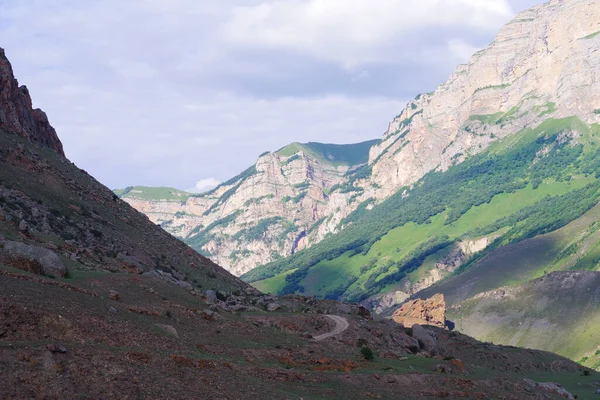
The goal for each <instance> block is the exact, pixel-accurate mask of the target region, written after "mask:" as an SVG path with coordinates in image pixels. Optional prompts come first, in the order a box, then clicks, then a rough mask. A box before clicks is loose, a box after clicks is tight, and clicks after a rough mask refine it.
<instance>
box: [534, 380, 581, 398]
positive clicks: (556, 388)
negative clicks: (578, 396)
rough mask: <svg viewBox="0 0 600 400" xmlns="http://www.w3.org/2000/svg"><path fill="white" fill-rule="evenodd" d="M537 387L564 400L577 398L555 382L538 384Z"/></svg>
mask: <svg viewBox="0 0 600 400" xmlns="http://www.w3.org/2000/svg"><path fill="white" fill-rule="evenodd" d="M537 387H538V388H539V389H542V390H544V391H546V392H548V393H553V394H556V395H558V396H559V397H562V398H564V399H575V397H573V395H572V394H571V393H569V391H568V390H567V389H565V388H564V387H562V386H561V385H559V384H558V383H554V382H545V383H538V384H537Z"/></svg>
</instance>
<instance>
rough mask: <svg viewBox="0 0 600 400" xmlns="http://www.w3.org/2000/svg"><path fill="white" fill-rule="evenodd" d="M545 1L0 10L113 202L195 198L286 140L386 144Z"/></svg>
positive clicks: (210, 0) (163, 1) (13, 41)
mask: <svg viewBox="0 0 600 400" xmlns="http://www.w3.org/2000/svg"><path fill="white" fill-rule="evenodd" d="M539 3H541V0H537V1H536V0H485V1H483V0H227V1H225V0H201V1H198V0H86V1H81V0H0V47H2V48H4V49H5V50H6V55H7V56H8V58H9V60H11V62H12V64H13V69H14V71H15V75H16V76H17V78H18V79H19V82H20V83H21V84H25V85H27V86H28V88H29V89H30V92H31V94H32V97H33V101H34V106H35V107H39V108H42V109H43V110H44V111H46V112H47V114H48V115H49V118H50V122H51V123H52V125H53V126H54V127H55V128H56V130H57V131H58V134H59V137H60V138H61V140H62V142H63V144H64V147H65V151H66V154H67V157H68V158H69V159H70V160H71V161H73V162H75V164H77V165H78V166H79V167H80V168H83V169H85V170H86V171H88V172H89V173H90V174H92V175H93V176H95V177H96V178H97V179H98V180H99V181H100V182H102V183H104V184H105V185H107V186H108V187H110V188H111V189H116V188H123V187H126V186H133V185H145V186H172V187H176V188H179V189H194V188H195V189H196V190H202V189H204V188H206V187H209V186H211V185H215V184H216V183H218V182H219V181H224V180H227V179H229V178H231V177H232V176H234V175H236V174H238V173H239V172H241V171H242V170H244V169H246V168H247V167H249V166H250V165H252V164H253V163H254V162H255V161H256V159H257V157H258V156H259V155H260V154H262V153H263V152H265V151H275V150H277V149H279V148H281V147H283V146H285V145H287V144H289V143H292V142H309V141H317V142H324V143H356V142H360V141H364V140H369V139H374V138H379V137H381V135H382V134H383V133H384V132H385V130H386V129H387V125H388V123H389V122H390V121H391V120H392V119H393V118H394V116H395V115H397V114H399V113H400V112H401V111H402V109H403V108H404V106H405V105H406V103H407V101H408V100H409V99H412V98H414V97H415V96H416V95H417V94H419V93H426V92H430V91H432V90H434V89H435V88H436V87H437V86H438V85H439V84H441V83H442V82H443V81H445V80H446V78H447V77H448V76H449V74H450V73H451V72H452V71H453V69H454V68H455V66H456V65H457V64H459V63H465V62H467V61H468V59H469V57H470V55H471V54H472V53H474V52H475V51H476V50H478V49H480V48H483V47H485V46H487V45H488V44H489V43H490V42H491V41H492V40H493V39H494V36H495V35H496V33H497V31H498V30H499V29H500V28H501V27H502V25H504V24H505V23H507V22H508V21H510V20H511V19H512V18H513V17H514V15H515V14H516V13H517V12H519V11H522V10H524V9H526V8H529V7H531V6H533V5H536V4H539Z"/></svg>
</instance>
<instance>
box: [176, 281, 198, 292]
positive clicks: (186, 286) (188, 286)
mask: <svg viewBox="0 0 600 400" xmlns="http://www.w3.org/2000/svg"><path fill="white" fill-rule="evenodd" d="M177 286H179V287H180V288H183V289H185V290H187V291H188V292H189V291H190V290H194V287H193V286H192V284H191V283H189V282H185V281H177Z"/></svg>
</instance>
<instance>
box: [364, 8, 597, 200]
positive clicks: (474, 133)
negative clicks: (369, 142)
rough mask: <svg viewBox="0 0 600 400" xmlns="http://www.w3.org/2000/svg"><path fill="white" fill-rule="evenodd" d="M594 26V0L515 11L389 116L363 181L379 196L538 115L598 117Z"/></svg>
mask: <svg viewBox="0 0 600 400" xmlns="http://www.w3.org/2000/svg"><path fill="white" fill-rule="evenodd" d="M599 33H600V2H599V1H597V0H568V1H564V0H552V1H550V2H548V3H546V4H544V5H540V6H536V7H534V8H532V9H530V10H527V11H524V12H522V13H520V14H519V15H517V16H516V18H515V19H513V20H512V21H511V22H510V23H508V24H507V25H506V26H505V27H504V28H502V30H501V31H500V33H499V34H498V35H497V37H496V39H495V40H494V42H492V43H491V44H490V45H489V46H488V47H487V48H485V49H483V50H481V51H479V52H477V53H475V54H474V55H473V56H472V57H471V59H470V61H469V63H468V64H466V65H459V66H458V67H457V69H456V71H455V72H454V73H453V74H452V75H451V76H450V79H449V80H448V81H446V82H445V83H444V84H442V85H440V86H439V87H438V88H437V89H436V90H435V91H434V92H432V93H429V94H424V95H419V96H417V97H416V98H415V99H414V100H413V101H412V102H410V103H409V104H408V106H407V107H406V109H405V110H404V111H402V112H401V113H400V115H398V116H397V117H396V118H395V119H394V120H393V121H392V123H391V124H390V126H389V129H388V131H387V132H386V134H385V135H384V140H383V141H382V143H381V144H379V145H377V146H374V147H373V148H372V149H371V153H370V160H369V164H370V165H371V166H372V171H373V174H372V177H371V179H370V180H369V181H368V182H365V184H366V185H368V186H369V187H372V184H373V183H375V184H377V187H379V188H378V189H377V190H376V191H375V193H374V195H375V196H376V197H377V198H380V199H381V198H385V197H387V196H389V195H391V194H393V193H394V192H396V191H397V190H398V189H399V188H401V187H403V186H409V185H411V184H413V183H415V182H416V181H418V180H419V179H420V178H421V177H422V176H423V175H424V174H426V173H427V172H429V171H431V170H435V169H439V170H446V169H448V168H449V167H450V166H452V165H453V164H455V163H458V162H461V161H463V160H465V159H466V158H467V157H469V156H470V155H473V154H476V153H478V152H481V151H482V150H484V149H485V148H487V147H488V146H489V145H490V144H491V143H492V142H494V141H495V140H497V139H500V138H504V137H506V136H508V135H512V134H515V133H517V132H519V131H521V130H522V129H524V128H526V127H534V126H537V125H539V124H540V123H541V122H542V121H543V120H546V119H549V118H564V117H569V116H573V115H577V116H579V117H580V118H581V119H583V120H585V121H586V122H588V123H598V122H600V115H599V113H598V109H600V90H599V89H600V80H599V77H600V51H599V49H600V37H599V35H598V34H599Z"/></svg>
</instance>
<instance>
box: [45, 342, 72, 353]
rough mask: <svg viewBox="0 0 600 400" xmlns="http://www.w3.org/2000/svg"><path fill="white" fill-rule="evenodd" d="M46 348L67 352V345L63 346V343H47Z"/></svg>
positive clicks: (54, 351) (56, 351)
mask: <svg viewBox="0 0 600 400" xmlns="http://www.w3.org/2000/svg"><path fill="white" fill-rule="evenodd" d="M46 349H48V350H49V351H50V352H52V353H61V354H64V353H66V352H67V348H66V347H65V346H61V345H57V344H48V345H46Z"/></svg>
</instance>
